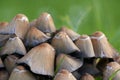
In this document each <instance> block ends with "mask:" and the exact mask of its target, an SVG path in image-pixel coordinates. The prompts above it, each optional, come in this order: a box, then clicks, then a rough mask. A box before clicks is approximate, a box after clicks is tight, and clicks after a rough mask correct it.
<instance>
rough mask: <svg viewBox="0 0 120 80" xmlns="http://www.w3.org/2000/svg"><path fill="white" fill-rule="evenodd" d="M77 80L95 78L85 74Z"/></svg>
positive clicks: (91, 79) (93, 79)
mask: <svg viewBox="0 0 120 80" xmlns="http://www.w3.org/2000/svg"><path fill="white" fill-rule="evenodd" d="M79 80H95V78H94V77H93V76H92V75H90V74H89V73H85V74H83V75H82V76H81V78H80V79H79Z"/></svg>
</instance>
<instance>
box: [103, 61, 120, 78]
mask: <svg viewBox="0 0 120 80" xmlns="http://www.w3.org/2000/svg"><path fill="white" fill-rule="evenodd" d="M115 72H116V74H115V76H113V78H112V80H119V79H120V65H119V64H118V63H117V62H110V63H108V64H107V66H106V68H105V70H104V72H103V80H109V78H110V77H111V76H112V75H114V73H115Z"/></svg>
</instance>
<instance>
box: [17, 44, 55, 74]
mask: <svg viewBox="0 0 120 80" xmlns="http://www.w3.org/2000/svg"><path fill="white" fill-rule="evenodd" d="M54 58H55V50H54V48H53V47H52V46H51V45H49V44H48V43H42V44H41V45H38V46H36V47H34V48H32V49H31V50H30V51H29V52H28V53H27V54H26V55H25V56H24V57H23V58H21V59H20V60H18V63H25V64H27V65H28V66H29V67H30V69H31V71H32V72H33V73H36V74H41V75H49V76H53V75H54Z"/></svg>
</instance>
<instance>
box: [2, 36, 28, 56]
mask: <svg viewBox="0 0 120 80" xmlns="http://www.w3.org/2000/svg"><path fill="white" fill-rule="evenodd" d="M13 53H17V54H20V55H25V54H26V49H25V47H24V44H23V43H22V41H21V40H20V39H19V38H18V37H14V38H9V40H8V41H7V42H6V44H5V45H4V46H3V47H2V50H1V51H0V55H5V54H8V55H9V54H13Z"/></svg>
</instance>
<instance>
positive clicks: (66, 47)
mask: <svg viewBox="0 0 120 80" xmlns="http://www.w3.org/2000/svg"><path fill="white" fill-rule="evenodd" d="M51 45H52V46H53V47H54V48H55V50H56V52H57V54H59V53H66V54H69V53H72V52H75V51H80V50H79V49H78V47H77V46H76V45H75V44H74V43H73V42H72V40H71V39H70V38H69V37H68V35H67V34H66V33H65V32H63V31H60V32H58V33H57V34H56V35H55V36H54V37H53V39H52V41H51Z"/></svg>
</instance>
